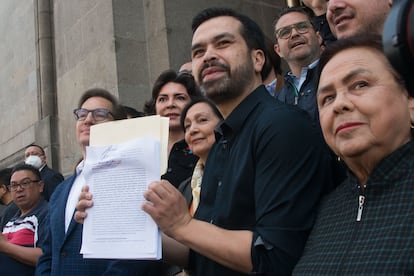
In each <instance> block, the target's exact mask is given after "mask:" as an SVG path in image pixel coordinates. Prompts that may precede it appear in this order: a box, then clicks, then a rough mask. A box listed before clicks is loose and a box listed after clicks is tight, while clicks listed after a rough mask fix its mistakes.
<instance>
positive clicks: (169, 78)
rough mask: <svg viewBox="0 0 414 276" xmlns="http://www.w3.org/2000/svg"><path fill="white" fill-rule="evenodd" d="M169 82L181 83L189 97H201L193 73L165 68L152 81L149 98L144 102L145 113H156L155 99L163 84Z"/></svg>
mask: <svg viewBox="0 0 414 276" xmlns="http://www.w3.org/2000/svg"><path fill="white" fill-rule="evenodd" d="M170 82H173V83H178V84H181V85H183V86H184V87H185V89H186V90H187V93H188V95H189V96H190V98H191V99H193V98H196V97H201V92H200V89H199V88H198V86H197V84H196V82H195V80H194V77H193V75H191V74H189V73H186V72H182V73H177V72H175V71H174V70H166V71H164V72H162V73H161V74H160V75H159V76H158V78H157V79H156V80H155V82H154V86H153V87H152V93H151V99H150V100H148V101H146V102H145V104H144V113H145V114H147V115H154V114H156V110H155V103H156V101H157V98H158V95H159V94H160V91H161V89H162V88H163V87H164V85H166V84H167V83H170Z"/></svg>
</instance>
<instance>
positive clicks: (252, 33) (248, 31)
mask: <svg viewBox="0 0 414 276" xmlns="http://www.w3.org/2000/svg"><path fill="white" fill-rule="evenodd" d="M220 16H230V17H233V18H235V19H237V20H238V21H240V23H241V25H242V27H241V30H240V34H241V36H242V37H243V38H244V40H245V41H246V44H247V47H248V49H249V50H253V49H258V50H262V51H263V52H264V53H265V52H266V47H265V42H264V34H263V31H262V29H261V28H260V27H259V25H257V23H256V22H255V21H254V20H252V19H251V18H250V17H248V16H246V15H244V14H240V13H237V12H235V11H234V10H232V9H229V8H208V9H205V10H203V11H201V12H200V13H198V14H197V15H196V16H195V17H194V18H193V22H192V24H191V28H192V30H193V33H194V32H195V31H196V30H197V28H198V27H199V26H200V25H201V24H202V23H204V22H206V21H207V20H210V19H212V18H216V17H220ZM264 78H265V77H264V75H263V74H262V79H264Z"/></svg>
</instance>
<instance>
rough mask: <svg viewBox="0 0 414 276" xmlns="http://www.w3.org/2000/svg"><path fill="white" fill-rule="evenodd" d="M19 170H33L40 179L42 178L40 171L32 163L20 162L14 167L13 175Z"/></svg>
mask: <svg viewBox="0 0 414 276" xmlns="http://www.w3.org/2000/svg"><path fill="white" fill-rule="evenodd" d="M18 171H31V172H32V173H33V174H34V175H36V177H37V179H38V180H42V176H41V175H40V171H39V170H38V169H36V168H35V167H33V166H32V165H29V164H25V163H22V164H18V165H16V166H15V167H14V168H13V169H12V171H11V175H13V174H14V173H15V172H18ZM9 182H10V181H9Z"/></svg>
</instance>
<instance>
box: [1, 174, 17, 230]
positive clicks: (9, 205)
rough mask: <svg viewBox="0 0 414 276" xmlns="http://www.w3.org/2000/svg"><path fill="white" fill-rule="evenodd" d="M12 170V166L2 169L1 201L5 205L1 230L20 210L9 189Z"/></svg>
mask: <svg viewBox="0 0 414 276" xmlns="http://www.w3.org/2000/svg"><path fill="white" fill-rule="evenodd" d="M11 172H12V169H11V168H5V169H2V170H1V171H0V203H1V204H2V205H3V206H5V208H4V209H3V210H2V211H1V213H0V232H1V231H2V230H3V227H4V225H5V224H6V223H7V222H8V221H9V220H10V219H11V218H12V217H13V216H14V215H15V214H16V213H17V211H18V210H19V208H18V207H17V206H16V204H14V202H13V197H12V194H11V192H10V189H9V185H10V177H11Z"/></svg>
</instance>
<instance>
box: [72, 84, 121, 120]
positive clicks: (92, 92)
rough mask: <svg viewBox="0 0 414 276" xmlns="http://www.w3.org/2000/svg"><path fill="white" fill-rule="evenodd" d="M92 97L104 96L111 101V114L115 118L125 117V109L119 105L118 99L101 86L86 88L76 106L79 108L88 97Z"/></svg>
mask: <svg viewBox="0 0 414 276" xmlns="http://www.w3.org/2000/svg"><path fill="white" fill-rule="evenodd" d="M93 97H100V98H104V99H106V100H108V101H109V102H111V103H112V108H113V110H112V114H113V115H114V119H115V120H122V119H126V114H125V111H124V110H123V109H122V107H121V106H120V104H119V102H118V99H117V98H116V97H115V96H114V95H112V94H111V93H110V92H109V91H107V90H105V89H103V88H91V89H88V90H86V91H85V92H84V93H83V94H82V96H81V98H80V99H79V103H78V108H81V107H82V105H83V104H84V103H85V102H86V101H87V100H88V99H90V98H93Z"/></svg>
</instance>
